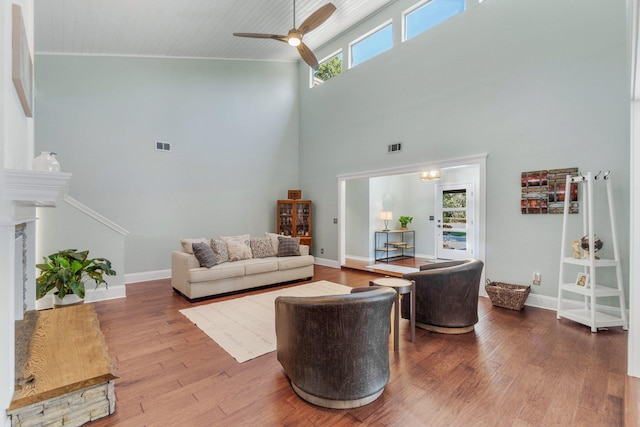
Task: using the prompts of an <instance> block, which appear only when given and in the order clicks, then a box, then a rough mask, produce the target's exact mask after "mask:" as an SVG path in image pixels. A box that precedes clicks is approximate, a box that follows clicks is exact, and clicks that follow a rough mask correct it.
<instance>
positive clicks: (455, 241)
mask: <svg viewBox="0 0 640 427" xmlns="http://www.w3.org/2000/svg"><path fill="white" fill-rule="evenodd" d="M442 249H454V250H460V251H466V250H467V233H464V232H458V231H445V232H444V233H443V236H442Z"/></svg>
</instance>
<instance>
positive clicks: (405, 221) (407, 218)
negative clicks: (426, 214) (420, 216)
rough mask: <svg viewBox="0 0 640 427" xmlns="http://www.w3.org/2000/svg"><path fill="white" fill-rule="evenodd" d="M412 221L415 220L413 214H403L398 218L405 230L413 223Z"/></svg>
mask: <svg viewBox="0 0 640 427" xmlns="http://www.w3.org/2000/svg"><path fill="white" fill-rule="evenodd" d="M411 221H413V217H412V216H401V217H400V218H398V222H399V223H400V228H401V229H403V230H404V229H406V228H407V225H409V224H411Z"/></svg>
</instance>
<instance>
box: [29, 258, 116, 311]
mask: <svg viewBox="0 0 640 427" xmlns="http://www.w3.org/2000/svg"><path fill="white" fill-rule="evenodd" d="M88 256H89V251H78V250H77V249H65V250H61V251H58V252H56V253H54V254H51V255H49V256H46V257H44V263H42V264H36V267H38V269H40V270H41V271H40V275H39V276H38V278H37V279H36V298H37V299H40V298H42V297H44V296H45V295H47V294H48V293H49V291H51V290H53V289H56V291H55V292H54V307H55V306H61V305H70V304H78V303H81V302H83V301H84V295H85V281H87V280H93V281H94V282H95V284H96V288H97V287H98V286H100V285H101V284H104V285H105V286H107V282H106V281H105V280H104V275H105V274H106V275H108V276H114V275H115V274H116V272H115V271H114V270H113V269H112V268H111V261H109V260H108V259H105V258H93V259H92V258H89V257H88Z"/></svg>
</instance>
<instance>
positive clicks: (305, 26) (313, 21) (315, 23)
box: [298, 3, 336, 35]
mask: <svg viewBox="0 0 640 427" xmlns="http://www.w3.org/2000/svg"><path fill="white" fill-rule="evenodd" d="M335 11H336V7H335V6H334V5H333V3H327V4H325V5H324V6H322V7H321V8H320V9H318V10H316V11H315V12H313V13H312V14H311V15H310V16H309V17H308V18H307V19H305V20H304V22H303V23H302V25H300V27H299V28H298V31H299V32H300V35H304V34H307V33H308V32H309V31H311V30H313V29H315V28H318V27H319V26H320V25H321V24H322V23H323V22H324V21H326V20H327V19H329V17H330V16H331V15H332V14H333V12H335Z"/></svg>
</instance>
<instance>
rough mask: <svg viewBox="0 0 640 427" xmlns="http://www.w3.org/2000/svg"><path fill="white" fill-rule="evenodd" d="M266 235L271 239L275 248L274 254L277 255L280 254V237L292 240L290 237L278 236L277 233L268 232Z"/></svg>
mask: <svg viewBox="0 0 640 427" xmlns="http://www.w3.org/2000/svg"><path fill="white" fill-rule="evenodd" d="M264 234H265V236H267V237H268V238H269V239H271V246H273V253H274V254H276V255H277V254H278V242H279V241H278V238H280V237H286V238H290V236H281V235H280V234H276V233H269V232H266V233H264Z"/></svg>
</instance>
